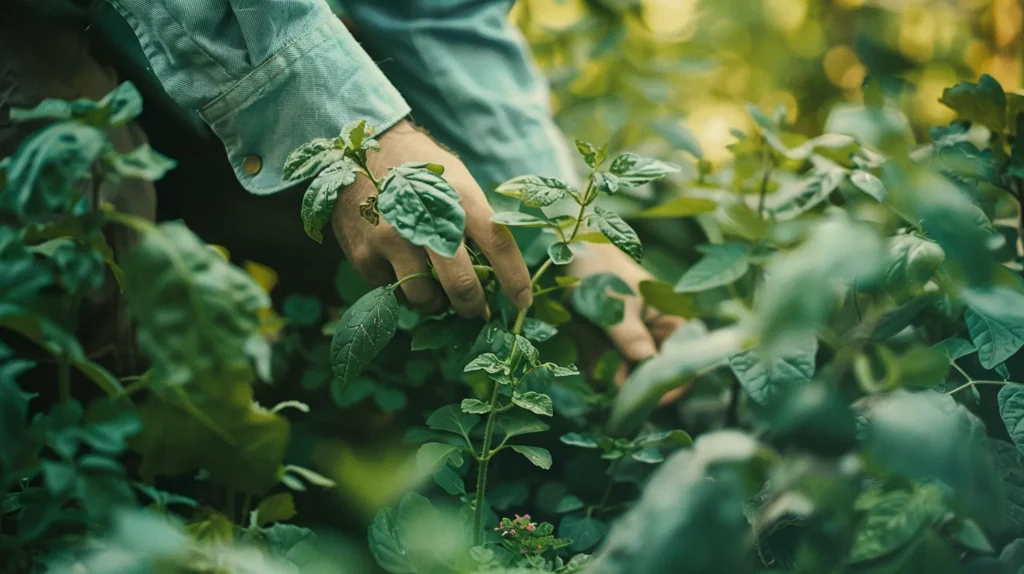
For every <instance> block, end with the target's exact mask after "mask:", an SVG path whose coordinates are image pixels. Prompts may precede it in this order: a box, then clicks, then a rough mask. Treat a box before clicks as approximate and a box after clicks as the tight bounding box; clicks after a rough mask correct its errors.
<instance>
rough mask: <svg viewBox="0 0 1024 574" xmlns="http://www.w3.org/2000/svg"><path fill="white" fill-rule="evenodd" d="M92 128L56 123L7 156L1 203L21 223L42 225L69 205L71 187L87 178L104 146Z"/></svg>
mask: <svg viewBox="0 0 1024 574" xmlns="http://www.w3.org/2000/svg"><path fill="white" fill-rule="evenodd" d="M107 145H108V144H107V138H106V136H105V135H104V133H103V132H102V131H101V130H99V129H97V128H94V127H90V126H86V125H82V124H75V123H59V124H54V125H52V126H50V127H48V128H45V129H43V130H42V131H39V132H37V133H35V134H33V135H32V136H31V137H29V138H28V139H27V140H26V141H25V142H24V143H22V144H21V146H19V147H18V149H17V150H16V151H15V152H14V155H13V156H11V160H10V164H9V167H8V174H7V187H6V188H5V189H4V193H3V198H2V202H3V205H4V206H6V207H7V208H9V209H10V210H11V211H13V212H14V213H15V215H17V216H18V218H19V219H20V220H21V221H22V222H23V223H36V222H42V221H44V220H45V219H46V218H47V217H48V216H51V215H54V214H58V213H63V212H64V211H65V210H66V209H67V208H68V207H69V205H70V203H71V201H72V199H74V197H73V195H74V194H73V193H72V191H73V189H74V185H75V184H76V183H77V182H79V181H80V180H82V179H85V178H87V177H90V169H91V166H92V162H93V161H94V160H95V159H96V158H97V157H98V156H99V154H100V152H101V151H103V149H104V148H105V147H106V146H107Z"/></svg>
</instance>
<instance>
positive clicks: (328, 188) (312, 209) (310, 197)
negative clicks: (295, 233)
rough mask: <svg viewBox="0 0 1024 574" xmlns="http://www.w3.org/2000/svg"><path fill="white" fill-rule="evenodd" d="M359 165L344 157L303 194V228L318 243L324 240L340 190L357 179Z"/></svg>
mask: <svg viewBox="0 0 1024 574" xmlns="http://www.w3.org/2000/svg"><path fill="white" fill-rule="evenodd" d="M358 169H359V167H358V166H357V165H356V164H355V162H354V161H352V160H351V159H349V158H347V157H343V158H341V159H339V160H337V161H335V162H334V163H332V164H330V165H329V166H327V167H326V168H324V169H323V170H322V171H320V173H319V174H318V175H317V176H316V179H314V180H313V182H312V183H310V184H309V187H307V188H306V192H305V193H304V194H303V195H302V208H301V210H300V215H301V216H302V228H303V229H304V230H305V231H306V235H308V236H309V237H310V239H312V240H313V241H316V242H317V243H322V242H323V240H324V234H323V228H324V226H325V225H327V223H328V222H329V221H330V220H331V213H333V212H334V204H335V202H336V201H337V200H338V192H339V191H341V189H342V188H344V187H347V186H349V185H352V184H353V183H355V181H356V174H357V173H358Z"/></svg>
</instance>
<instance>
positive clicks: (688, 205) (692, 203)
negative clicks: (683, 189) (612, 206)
mask: <svg viewBox="0 0 1024 574" xmlns="http://www.w3.org/2000/svg"><path fill="white" fill-rule="evenodd" d="M717 209H718V204H717V203H715V202H714V201H711V200H710V199H705V198H702V197H685V196H680V197H674V198H672V199H670V200H668V201H666V202H665V203H662V204H661V205H656V206H654V207H652V208H650V209H645V210H643V211H638V212H636V213H634V214H632V215H630V216H629V217H630V218H632V219H671V218H677V217H690V216H693V215H701V214H704V213H714V212H715V210H717Z"/></svg>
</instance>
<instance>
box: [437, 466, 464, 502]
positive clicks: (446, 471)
mask: <svg viewBox="0 0 1024 574" xmlns="http://www.w3.org/2000/svg"><path fill="white" fill-rule="evenodd" d="M434 482H435V483H437V485H438V486H440V487H441V488H442V489H444V491H445V492H447V493H448V494H450V495H452V496H459V495H460V494H462V495H464V494H466V483H465V482H463V480H462V477H461V476H459V474H458V473H457V472H455V471H454V470H452V467H451V466H449V465H447V464H446V465H444V466H443V467H441V470H439V471H437V472H435V473H434Z"/></svg>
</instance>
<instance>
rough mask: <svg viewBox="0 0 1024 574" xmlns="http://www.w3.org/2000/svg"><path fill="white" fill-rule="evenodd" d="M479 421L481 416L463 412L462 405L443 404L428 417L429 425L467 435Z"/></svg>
mask: <svg viewBox="0 0 1024 574" xmlns="http://www.w3.org/2000/svg"><path fill="white" fill-rule="evenodd" d="M479 422H480V417H478V416H476V415H472V414H466V413H464V412H462V409H461V406H460V405H447V406H443V407H441V408H439V409H437V410H436V411H434V412H433V413H432V414H431V415H430V416H429V417H427V426H428V427H430V428H432V429H434V430H443V431H448V432H450V433H454V434H457V435H462V436H466V437H468V436H469V432H470V431H471V430H473V427H475V426H476V425H477V423H479Z"/></svg>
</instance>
